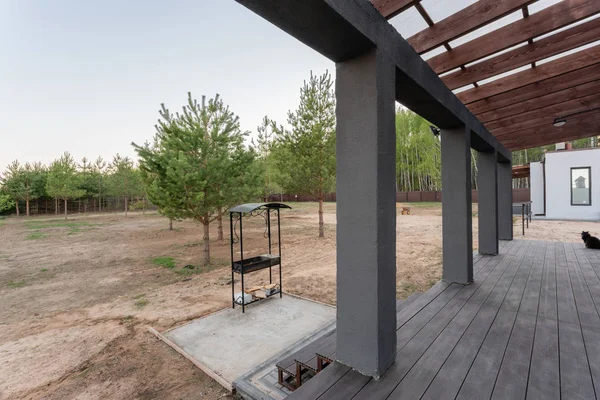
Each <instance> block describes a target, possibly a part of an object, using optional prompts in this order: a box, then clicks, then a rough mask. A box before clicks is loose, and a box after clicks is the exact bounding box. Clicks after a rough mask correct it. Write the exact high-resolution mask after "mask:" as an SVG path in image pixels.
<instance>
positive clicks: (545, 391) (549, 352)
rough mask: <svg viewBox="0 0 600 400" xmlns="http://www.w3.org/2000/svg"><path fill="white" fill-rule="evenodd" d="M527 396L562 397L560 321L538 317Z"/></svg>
mask: <svg viewBox="0 0 600 400" xmlns="http://www.w3.org/2000/svg"><path fill="white" fill-rule="evenodd" d="M527 398H528V399H531V400H534V399H544V400H546V399H547V400H554V399H556V400H558V399H560V376H559V361H558V321H556V320H554V319H548V318H542V317H538V320H537V324H536V328H535V339H534V343H533V354H532V355H531V369H530V371H529V382H528V386H527Z"/></svg>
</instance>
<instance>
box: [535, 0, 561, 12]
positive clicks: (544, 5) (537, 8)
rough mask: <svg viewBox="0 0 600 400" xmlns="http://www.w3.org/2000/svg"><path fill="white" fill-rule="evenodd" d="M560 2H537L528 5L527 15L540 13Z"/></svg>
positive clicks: (545, 0)
mask: <svg viewBox="0 0 600 400" xmlns="http://www.w3.org/2000/svg"><path fill="white" fill-rule="evenodd" d="M561 1H562V0H538V1H536V2H535V3H532V4H530V5H529V15H531V14H535V13H537V12H540V11H542V10H544V9H546V8H548V7H550V6H553V5H555V4H557V3H560V2H561Z"/></svg>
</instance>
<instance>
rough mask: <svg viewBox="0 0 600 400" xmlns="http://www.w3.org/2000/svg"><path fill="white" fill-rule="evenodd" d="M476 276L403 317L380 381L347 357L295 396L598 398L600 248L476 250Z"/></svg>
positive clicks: (535, 244) (518, 244)
mask: <svg viewBox="0 0 600 400" xmlns="http://www.w3.org/2000/svg"><path fill="white" fill-rule="evenodd" d="M474 262H475V266H474V269H475V282H474V283H473V284H471V285H468V286H462V285H456V284H446V283H443V282H440V283H438V284H437V285H435V286H434V287H433V288H431V289H430V290H429V291H428V292H426V293H424V294H423V295H422V296H420V297H419V298H417V299H416V300H415V301H413V302H412V303H411V304H410V305H409V306H407V307H405V308H403V309H402V310H401V311H400V312H399V313H398V317H397V327H398V330H397V355H396V362H395V363H394V365H392V367H391V368H390V369H389V370H388V371H387V373H386V374H385V375H384V376H383V378H382V379H380V380H378V381H376V380H374V379H371V378H368V377H365V376H362V375H361V374H359V373H358V372H356V371H354V370H351V369H349V368H348V367H345V366H343V365H341V364H339V363H334V364H332V365H330V366H329V367H327V368H325V369H324V370H323V371H322V372H321V373H319V374H318V375H316V376H315V377H314V378H312V379H311V380H309V381H308V382H307V383H306V384H303V385H302V386H301V387H300V388H299V389H298V390H296V391H295V392H294V393H293V394H291V395H290V396H289V397H288V399H289V400H296V399H357V400H358V399H388V398H389V399H411V400H412V399H436V400H437V399H489V398H491V399H545V400H551V399H560V398H562V399H586V400H587V399H595V398H597V395H596V393H599V394H600V316H599V313H598V310H599V309H600V308H599V307H600V278H599V277H600V251H598V250H595V251H594V250H588V249H585V248H584V246H583V243H553V242H539V241H527V240H514V241H511V242H503V243H502V244H501V250H500V255H498V256H495V257H482V256H476V258H475V260H474Z"/></svg>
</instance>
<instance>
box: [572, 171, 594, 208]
mask: <svg viewBox="0 0 600 400" xmlns="http://www.w3.org/2000/svg"><path fill="white" fill-rule="evenodd" d="M591 188H592V175H591V170H590V167H576V168H571V205H572V206H591V205H592V191H591Z"/></svg>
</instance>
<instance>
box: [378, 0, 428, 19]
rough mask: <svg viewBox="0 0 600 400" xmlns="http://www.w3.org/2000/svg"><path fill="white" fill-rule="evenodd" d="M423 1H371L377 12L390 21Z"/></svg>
mask: <svg viewBox="0 0 600 400" xmlns="http://www.w3.org/2000/svg"><path fill="white" fill-rule="evenodd" d="M420 1H421V0H371V3H372V4H373V5H374V6H375V8H376V9H377V11H379V12H380V13H381V15H383V16H384V17H385V18H387V19H390V18H393V17H395V16H396V15H398V14H400V13H401V12H402V11H405V10H407V9H409V8H411V7H412V6H414V5H416V4H418V3H419V2H420Z"/></svg>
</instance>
